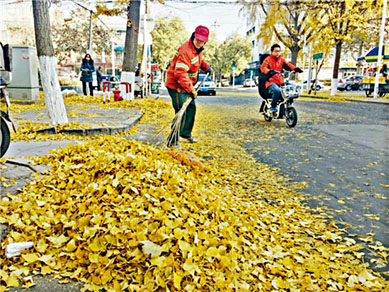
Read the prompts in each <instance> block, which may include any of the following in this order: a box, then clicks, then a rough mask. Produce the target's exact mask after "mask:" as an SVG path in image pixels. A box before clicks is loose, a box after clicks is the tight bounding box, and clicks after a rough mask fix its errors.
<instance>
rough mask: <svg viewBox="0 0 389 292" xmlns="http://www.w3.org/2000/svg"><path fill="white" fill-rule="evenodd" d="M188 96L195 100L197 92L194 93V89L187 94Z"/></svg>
mask: <svg viewBox="0 0 389 292" xmlns="http://www.w3.org/2000/svg"><path fill="white" fill-rule="evenodd" d="M189 95H190V96H191V97H192V98H193V99H195V98H197V91H196V89H193V90H192V91H191V92H190V93H189Z"/></svg>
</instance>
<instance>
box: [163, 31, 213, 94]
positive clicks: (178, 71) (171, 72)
mask: <svg viewBox="0 0 389 292" xmlns="http://www.w3.org/2000/svg"><path fill="white" fill-rule="evenodd" d="M201 55H202V52H200V53H197V52H196V49H195V47H194V45H193V43H192V41H191V39H189V40H188V41H186V42H185V43H184V44H183V45H182V46H181V47H180V48H179V49H178V50H177V53H176V55H175V56H174V58H173V61H172V62H171V64H170V66H169V69H168V71H167V77H166V87H167V88H170V89H176V90H177V91H178V92H180V91H181V90H185V91H186V92H191V91H192V90H193V89H194V87H193V85H194V84H196V82H197V79H198V75H199V70H200V69H202V70H203V71H205V70H207V69H208V67H209V65H208V64H207V63H206V62H204V61H203V60H201Z"/></svg>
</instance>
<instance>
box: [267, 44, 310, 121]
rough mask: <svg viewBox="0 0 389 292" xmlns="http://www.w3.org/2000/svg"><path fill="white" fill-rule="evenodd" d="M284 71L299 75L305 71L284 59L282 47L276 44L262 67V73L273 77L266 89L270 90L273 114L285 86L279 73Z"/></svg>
mask: <svg viewBox="0 0 389 292" xmlns="http://www.w3.org/2000/svg"><path fill="white" fill-rule="evenodd" d="M282 69H285V70H288V71H293V70H295V71H296V72H298V73H302V72H303V70H301V69H300V68H298V67H296V66H294V65H293V64H291V63H289V62H287V61H286V60H285V59H284V58H282V57H281V47H280V45H278V44H274V45H272V46H271V52H270V55H269V56H268V57H267V58H266V59H265V60H264V61H263V63H262V65H261V71H262V73H264V74H270V75H271V77H270V78H269V80H268V81H266V83H265V87H266V88H267V89H268V91H269V93H270V94H271V96H272V103H271V108H270V112H271V113H273V114H274V113H276V112H277V102H278V100H279V99H280V98H281V89H280V86H281V85H283V84H284V77H283V76H281V75H280V74H278V72H281V71H282ZM277 71H278V72H277Z"/></svg>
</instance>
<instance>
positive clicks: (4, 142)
mask: <svg viewBox="0 0 389 292" xmlns="http://www.w3.org/2000/svg"><path fill="white" fill-rule="evenodd" d="M0 142H1V149H0V157H3V156H4V154H5V152H7V150H8V147H9V143H10V142H11V133H10V132H9V128H8V125H7V123H6V122H5V121H4V120H3V119H1V136H0Z"/></svg>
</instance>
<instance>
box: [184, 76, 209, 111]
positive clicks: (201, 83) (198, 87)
mask: <svg viewBox="0 0 389 292" xmlns="http://www.w3.org/2000/svg"><path fill="white" fill-rule="evenodd" d="M208 76H209V73H207V74H205V77H204V78H203V80H201V82H200V84H199V86H197V88H195V89H196V91H199V89H200V88H201V86H202V85H203V83H204V81H205V79H207V78H208ZM192 99H193V98H188V99H187V100H185V102H184V104H183V105H182V107H181V109H180V110H179V111H178V113H177V114H176V116H177V115H179V114H181V113H182V112H184V111H185V110H186V108H187V107H188V105H189V104H190V103H191V101H192Z"/></svg>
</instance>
